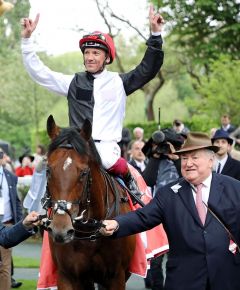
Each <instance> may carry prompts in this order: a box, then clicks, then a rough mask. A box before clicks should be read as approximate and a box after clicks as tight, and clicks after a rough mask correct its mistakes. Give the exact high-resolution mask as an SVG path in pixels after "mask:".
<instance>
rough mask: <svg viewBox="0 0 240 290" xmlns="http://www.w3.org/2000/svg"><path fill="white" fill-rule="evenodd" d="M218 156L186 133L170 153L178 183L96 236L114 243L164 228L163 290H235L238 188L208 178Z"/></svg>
mask: <svg viewBox="0 0 240 290" xmlns="http://www.w3.org/2000/svg"><path fill="white" fill-rule="evenodd" d="M218 150H219V147H217V146H215V145H212V143H211V139H210V138H209V137H208V135H206V134H204V133H199V132H190V133H189V134H188V135H187V140H186V141H185V143H184V145H183V146H182V148H181V149H180V150H178V151H176V152H175V154H178V155H179V156H180V158H181V169H182V176H183V178H181V179H179V180H177V181H175V182H172V183H170V184H168V185H166V186H164V187H163V188H160V189H159V190H158V192H157V193H156V195H155V197H154V198H153V200H152V201H151V202H150V203H149V204H147V205H146V206H145V207H143V208H141V209H139V210H137V211H134V212H130V213H127V214H125V215H119V216H117V217H115V218H114V219H112V220H105V221H103V223H104V225H105V227H102V228H101V233H102V234H103V235H105V236H111V235H113V237H114V238H120V237H123V236H128V235H132V234H136V233H139V232H142V231H146V230H148V229H150V228H153V227H154V226H156V225H158V224H160V223H162V224H163V226H164V229H165V230H166V233H167V236H168V239H169V252H168V261H167V265H166V280H165V288H164V289H165V290H190V289H194V290H239V289H240V279H239V273H240V263H239V259H240V256H239V255H240V253H239V250H238V249H237V248H236V247H237V244H238V245H239V244H240V233H239V228H240V214H239V205H240V182H239V181H238V180H236V179H234V178H231V177H229V176H226V175H223V174H216V173H213V172H212V171H213V165H214V161H215V153H216V152H217V151H218ZM223 225H225V226H223ZM234 242H235V245H234ZM238 248H239V246H238Z"/></svg>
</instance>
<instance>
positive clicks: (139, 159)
mask: <svg viewBox="0 0 240 290" xmlns="http://www.w3.org/2000/svg"><path fill="white" fill-rule="evenodd" d="M144 144H145V143H144V142H143V141H138V140H135V141H132V142H131V143H130V146H129V154H130V159H129V161H128V163H129V164H131V165H132V166H133V167H134V168H135V169H137V171H138V172H140V173H141V174H142V172H143V171H144V170H145V168H146V164H147V161H146V156H145V155H144V153H143V152H142V148H143V146H144Z"/></svg>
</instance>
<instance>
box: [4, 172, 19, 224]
mask: <svg viewBox="0 0 240 290" xmlns="http://www.w3.org/2000/svg"><path fill="white" fill-rule="evenodd" d="M3 171H4V174H5V177H6V179H7V184H8V190H9V197H10V205H11V210H12V215H13V222H14V224H15V223H17V222H19V221H20V220H21V219H22V216H23V214H22V205H21V201H20V199H19V197H18V193H17V180H18V179H17V177H16V176H15V175H14V174H12V173H11V172H10V171H8V170H7V169H3Z"/></svg>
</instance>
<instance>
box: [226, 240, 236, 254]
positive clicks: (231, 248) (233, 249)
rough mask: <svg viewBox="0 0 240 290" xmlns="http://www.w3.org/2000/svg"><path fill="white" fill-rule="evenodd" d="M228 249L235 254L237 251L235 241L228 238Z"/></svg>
mask: <svg viewBox="0 0 240 290" xmlns="http://www.w3.org/2000/svg"><path fill="white" fill-rule="evenodd" d="M228 249H229V251H230V252H232V253H233V254H236V252H237V245H236V243H234V241H233V240H230V243H229V247H228Z"/></svg>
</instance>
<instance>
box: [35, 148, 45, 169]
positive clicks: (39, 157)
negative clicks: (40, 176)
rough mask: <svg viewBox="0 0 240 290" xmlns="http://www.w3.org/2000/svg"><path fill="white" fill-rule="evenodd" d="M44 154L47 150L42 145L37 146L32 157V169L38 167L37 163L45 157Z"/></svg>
mask: <svg viewBox="0 0 240 290" xmlns="http://www.w3.org/2000/svg"><path fill="white" fill-rule="evenodd" d="M46 153H47V150H46V148H45V147H44V146H43V145H42V144H39V145H37V148H36V152H35V153H34V154H33V157H34V160H33V162H32V166H33V168H36V167H37V166H38V163H39V162H40V163H41V162H42V158H44V157H45V155H46Z"/></svg>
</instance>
